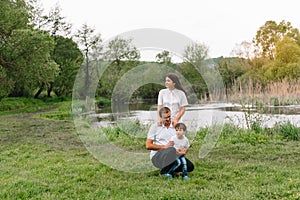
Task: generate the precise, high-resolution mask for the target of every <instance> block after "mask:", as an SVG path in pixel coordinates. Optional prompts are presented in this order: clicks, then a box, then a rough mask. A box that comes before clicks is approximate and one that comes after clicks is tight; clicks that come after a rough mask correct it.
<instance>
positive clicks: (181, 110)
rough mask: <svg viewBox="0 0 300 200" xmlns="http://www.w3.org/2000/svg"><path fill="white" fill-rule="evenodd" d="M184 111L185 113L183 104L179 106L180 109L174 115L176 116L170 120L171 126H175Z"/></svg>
mask: <svg viewBox="0 0 300 200" xmlns="http://www.w3.org/2000/svg"><path fill="white" fill-rule="evenodd" d="M184 113H185V106H181V107H180V109H179V112H178V114H177V116H176V118H175V119H174V120H173V121H172V125H173V127H175V126H176V124H177V123H178V121H179V120H180V119H181V117H182V116H183V115H184Z"/></svg>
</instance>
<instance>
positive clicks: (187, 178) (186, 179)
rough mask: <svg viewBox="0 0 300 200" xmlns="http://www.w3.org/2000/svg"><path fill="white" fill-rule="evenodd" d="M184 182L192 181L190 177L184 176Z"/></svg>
mask: <svg viewBox="0 0 300 200" xmlns="http://www.w3.org/2000/svg"><path fill="white" fill-rule="evenodd" d="M182 180H185V181H188V180H190V178H189V177H188V176H184V177H182Z"/></svg>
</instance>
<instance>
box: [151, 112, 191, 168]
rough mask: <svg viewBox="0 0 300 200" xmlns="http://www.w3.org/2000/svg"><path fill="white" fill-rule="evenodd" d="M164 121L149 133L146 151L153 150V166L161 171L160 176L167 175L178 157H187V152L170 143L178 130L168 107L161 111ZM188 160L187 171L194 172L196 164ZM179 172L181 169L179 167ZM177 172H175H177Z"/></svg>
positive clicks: (154, 125) (155, 125)
mask: <svg viewBox="0 0 300 200" xmlns="http://www.w3.org/2000/svg"><path fill="white" fill-rule="evenodd" d="M159 116H160V117H161V119H162V124H163V125H162V126H158V125H157V124H153V125H152V126H151V128H150V130H149V132H148V136H147V141H146V149H147V150H151V152H150V159H151V161H152V163H153V165H154V166H155V167H157V168H159V169H161V171H160V174H166V173H167V172H168V171H169V169H170V168H171V167H172V165H173V163H174V162H175V161H176V157H177V155H185V154H186V150H184V149H180V148H177V149H175V148H174V147H172V146H171V144H170V143H169V141H170V139H171V137H172V136H174V135H176V130H175V128H174V127H173V126H172V124H171V111H170V109H169V108H168V107H163V108H161V109H160V110H159ZM186 160H187V171H188V172H191V171H193V170H194V164H193V163H192V162H191V161H190V160H188V159H186ZM177 169H178V172H180V171H181V167H178V168H177ZM176 171H177V170H175V172H176Z"/></svg>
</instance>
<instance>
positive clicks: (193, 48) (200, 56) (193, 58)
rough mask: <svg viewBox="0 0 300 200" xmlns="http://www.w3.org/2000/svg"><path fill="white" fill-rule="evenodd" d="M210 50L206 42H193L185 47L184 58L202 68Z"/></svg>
mask: <svg viewBox="0 0 300 200" xmlns="http://www.w3.org/2000/svg"><path fill="white" fill-rule="evenodd" d="M208 50H209V49H208V47H207V46H206V45H204V44H200V43H193V44H191V45H188V46H187V47H186V48H185V50H184V54H183V58H184V60H185V61H187V62H190V63H192V64H193V65H195V66H197V67H199V68H200V67H201V65H202V64H203V61H204V60H205V59H206V58H207V56H208Z"/></svg>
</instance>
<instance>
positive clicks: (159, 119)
mask: <svg viewBox="0 0 300 200" xmlns="http://www.w3.org/2000/svg"><path fill="white" fill-rule="evenodd" d="M157 125H158V126H162V125H163V123H162V118H158V121H157Z"/></svg>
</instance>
